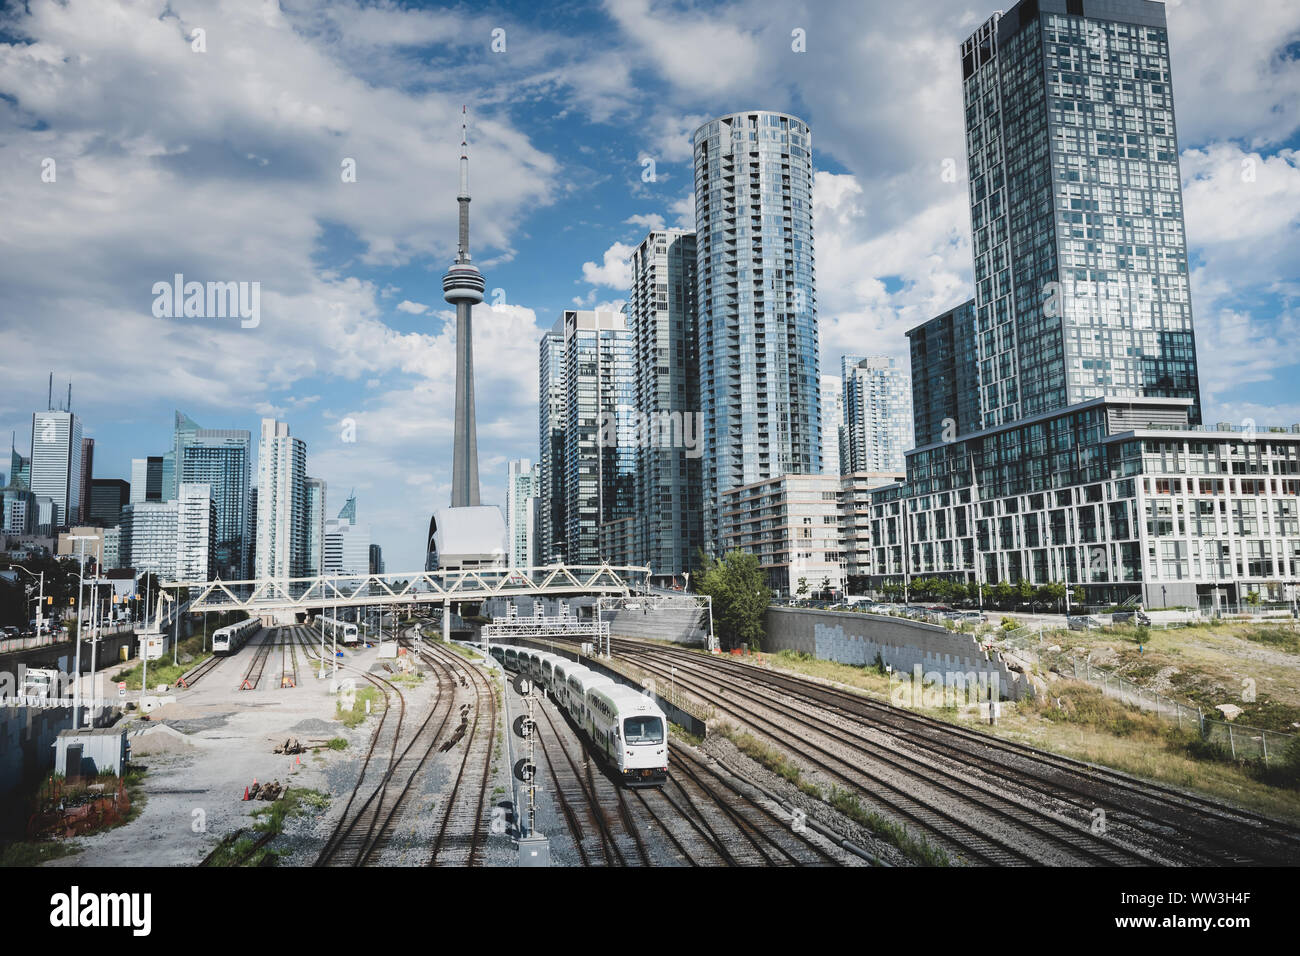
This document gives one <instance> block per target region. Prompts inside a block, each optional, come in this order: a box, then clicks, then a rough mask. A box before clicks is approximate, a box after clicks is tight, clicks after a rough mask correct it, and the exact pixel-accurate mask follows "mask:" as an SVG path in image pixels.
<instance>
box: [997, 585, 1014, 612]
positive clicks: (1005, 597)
mask: <svg viewBox="0 0 1300 956" xmlns="http://www.w3.org/2000/svg"><path fill="white" fill-rule="evenodd" d="M1014 594H1015V592H1014V591H1013V590H1012V588H1011V585H1010V584H1008V583H1007V582H1006V581H999V582H998V583H997V584H996V585H995V586H994V588H993V600H994V601H996V602H997V605H998V607H1000V608H1006V606H1007V605H1008V604H1010V603H1011V598H1012V596H1013V595H1014Z"/></svg>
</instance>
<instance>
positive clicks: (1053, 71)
mask: <svg viewBox="0 0 1300 956" xmlns="http://www.w3.org/2000/svg"><path fill="white" fill-rule="evenodd" d="M961 66H962V76H963V87H964V97H965V112H966V151H967V159H968V166H969V175H970V204H971V227H972V231H973V250H974V256H975V308H976V332H977V341H978V349H979V358H980V369H979V375H980V385H981V406H982V411H983V419H984V421H983V424H984V427H986V428H988V427H995V426H998V425H1002V424H1006V423H1008V422H1011V421H1014V420H1017V419H1019V418H1022V417H1026V416H1032V415H1037V414H1041V413H1045V412H1051V411H1055V410H1058V409H1060V408H1063V407H1064V406H1066V405H1070V404H1076V403H1079V402H1083V401H1085V400H1088V399H1090V398H1095V397H1099V396H1124V397H1132V396H1149V397H1175V398H1190V399H1192V400H1193V406H1192V410H1191V421H1192V422H1193V423H1199V422H1200V420H1201V416H1200V397H1199V387H1198V381H1197V371H1196V350H1195V345H1194V342H1193V337H1192V309H1191V301H1190V296H1189V292H1188V277H1187V271H1188V266H1187V241H1186V235H1185V231H1184V226H1183V203H1182V191H1181V184H1180V179H1179V170H1178V140H1177V134H1176V131H1175V127H1174V101H1173V86H1172V81H1171V77H1170V63H1169V35H1168V31H1167V29H1166V25H1165V6H1164V4H1162V3H1154V2H1149V0H1022V2H1021V3H1018V4H1017V5H1016V6H1014V7H1012V8H1011V10H1010V11H1008V12H1007V13H1006V14H1002V15H995V16H993V17H992V18H990V19H989V20H988V21H986V22H985V23H984V24H983V25H982V26H981V27H980V28H979V29H978V30H977V31H976V32H975V33H974V34H972V35H971V36H970V37H969V38H968V39H967V40H966V41H965V42H964V43H963V44H962V46H961Z"/></svg>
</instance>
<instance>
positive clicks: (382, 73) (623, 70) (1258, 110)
mask: <svg viewBox="0 0 1300 956" xmlns="http://www.w3.org/2000/svg"><path fill="white" fill-rule="evenodd" d="M1003 5H1004V6H1007V7H1009V6H1011V4H1010V3H1007V2H1004V4H1003ZM15 8H17V9H15ZM4 9H5V11H6V12H4V13H0V169H3V176H2V177H0V210H2V213H0V215H2V217H3V218H2V219H0V222H2V223H3V228H0V289H2V290H3V291H2V295H0V426H3V427H4V429H5V431H10V430H13V431H16V432H17V435H18V444H19V447H20V448H24V447H27V446H28V445H29V444H30V440H31V435H30V428H31V424H30V423H31V417H30V416H31V412H32V411H33V410H34V409H37V408H39V407H40V393H41V392H43V391H45V390H46V385H47V376H48V374H49V372H50V371H51V370H52V371H53V372H54V373H55V383H56V392H58V391H59V390H60V389H66V382H67V381H68V379H71V380H72V382H73V407H74V410H75V411H77V412H79V413H80V415H81V416H82V417H83V419H84V421H85V424H86V434H87V435H89V436H90V437H93V438H95V440H96V450H95V466H96V468H95V473H96V476H97V477H126V478H129V477H130V474H129V472H130V459H131V458H133V457H143V456H145V455H149V454H162V453H163V452H164V451H165V450H167V449H168V448H169V447H170V443H171V437H170V429H171V422H172V412H173V410H174V409H181V410H183V411H185V412H187V413H188V414H189V415H190V416H191V417H193V418H194V419H196V420H197V421H198V422H199V423H200V424H201V425H204V426H206V427H211V428H218V427H241V428H248V429H249V430H251V431H253V432H254V434H256V432H257V429H258V420H259V419H260V418H261V417H263V416H275V417H278V418H280V419H282V420H285V421H288V422H289V424H290V427H291V428H292V431H293V434H295V435H298V436H300V437H302V438H304V439H305V440H306V441H307V443H308V472H309V473H310V474H312V475H314V476H318V477H321V478H324V479H325V480H326V481H327V482H328V483H329V505H330V510H331V511H336V510H337V509H338V508H339V507H341V506H342V503H343V499H344V498H345V497H346V494H347V492H348V491H349V490H350V489H352V488H355V489H356V492H357V496H358V505H359V506H358V515H359V518H360V519H361V520H362V522H368V523H370V524H372V526H373V533H374V540H376V541H377V542H379V543H380V544H381V545H383V547H384V553H385V558H386V561H387V563H388V567H389V569H390V570H403V569H412V568H417V567H420V566H421V564H422V560H423V555H422V552H421V549H422V538H423V531H424V528H425V526H426V524H427V520H428V515H429V513H430V511H431V510H432V509H433V508H434V507H436V506H441V505H443V504H445V503H446V502H447V499H448V497H449V494H450V474H449V465H450V458H451V424H450V418H449V409H450V408H451V405H452V400H453V393H454V377H453V372H452V358H453V345H454V340H453V332H454V315H453V314H452V313H451V312H449V311H448V309H447V307H446V305H445V303H443V302H442V298H441V285H440V279H441V275H442V273H443V272H444V271H445V269H446V266H447V264H448V262H449V261H450V258H451V256H452V254H453V251H454V243H455V215H456V204H455V193H456V178H455V175H456V168H455V167H456V157H457V154H458V149H457V147H458V143H459V134H460V131H459V122H460V121H459V114H460V109H461V106H462V104H467V105H468V106H469V109H470V115H471V118H472V129H471V136H470V138H471V142H472V146H471V152H472V157H473V159H472V171H471V183H472V192H473V195H474V202H473V206H472V230H473V237H472V246H473V251H474V255H475V260H476V261H477V262H478V263H479V265H480V267H481V268H482V269H483V271H484V273H485V275H486V277H487V284H488V289H489V301H491V302H495V303H496V304H495V305H493V306H492V307H491V308H488V307H487V306H484V307H480V309H479V310H477V311H476V323H475V356H476V375H477V395H478V421H479V451H480V457H481V461H480V469H481V474H482V480H483V494H484V499H485V501H487V502H493V503H501V502H502V501H503V493H504V476H505V474H506V463H507V461H508V460H509V459H511V458H516V457H529V458H536V455H537V337H538V334H539V333H540V332H541V330H543V329H544V328H548V327H549V326H551V325H552V324H553V323H554V321H555V319H556V317H557V316H558V315H559V313H560V311H561V310H563V309H565V308H572V307H575V306H579V305H580V306H582V307H587V308H590V307H595V306H600V305H603V304H608V303H615V304H617V303H620V302H621V300H622V297H623V296H624V295H625V294H626V291H627V285H628V270H627V265H626V261H625V256H626V255H627V253H628V252H629V251H630V250H631V248H632V247H633V246H634V245H635V244H636V242H638V241H639V240H640V238H641V237H642V236H643V235H644V233H645V231H646V230H647V229H648V228H651V227H654V226H658V225H660V224H664V225H687V226H689V225H691V223H690V216H691V213H692V210H693V204H692V199H691V163H690V155H691V152H690V149H691V147H690V135H691V132H692V131H693V130H694V129H695V127H696V126H697V125H699V124H700V123H701V122H703V121H705V120H707V119H709V118H711V117H712V116H715V115H720V114H723V113H727V112H731V111H734V110H743V109H753V108H764V109H776V110H784V111H788V112H792V113H795V114H797V115H799V116H800V117H802V118H803V119H805V120H806V121H807V122H808V123H809V124H810V125H811V127H812V129H813V144H814V162H815V166H816V169H817V171H818V172H817V179H816V189H815V230H816V256H817V272H818V276H817V278H818V296H819V300H820V301H819V311H820V321H821V330H822V335H821V341H822V356H821V362H822V368H823V370H824V371H831V370H834V369H835V368H837V367H838V363H839V357H840V355H841V354H843V353H845V352H854V353H863V352H884V353H890V354H894V355H897V356H899V357H900V358H901V357H902V356H903V355H904V354H905V350H906V339H905V338H904V335H903V332H904V330H906V329H907V328H909V327H911V326H912V325H914V324H916V323H917V322H920V321H923V320H924V319H926V318H929V317H931V316H932V315H934V314H936V313H938V312H939V311H941V310H943V309H946V308H948V307H950V306H952V305H954V304H956V303H958V302H960V301H962V300H963V299H965V298H967V297H968V296H969V295H970V294H971V291H970V282H971V276H970V270H971V264H970V241H969V213H968V209H967V200H966V183H965V179H964V161H963V152H964V142H963V132H962V112H961V99H960V71H959V62H958V56H957V49H958V44H959V43H960V41H961V40H962V39H963V38H964V37H965V36H967V35H968V34H969V33H970V32H972V31H973V30H974V29H975V28H976V27H977V26H978V25H979V24H980V23H981V22H982V21H983V20H984V19H986V18H987V17H988V16H989V15H990V14H992V13H993V12H994V11H995V10H996V9H998V7H997V6H996V5H995V4H994V3H987V4H984V3H981V2H979V0H919V2H915V3H899V2H897V0H890V2H887V3H878V2H874V0H871V2H863V0H845V2H808V3H800V2H797V0H796V2H788V0H782V2H779V3H778V2H772V0H765V2H750V0H741V2H734V3H718V4H699V5H684V4H678V3H667V2H659V0H606V2H604V3H581V2H578V3H565V4H563V5H555V6H554V7H552V5H550V4H538V3H535V2H526V3H519V4H474V5H472V6H471V5H456V6H448V5H433V4H415V3H390V2H380V3H366V2H329V0H320V2H313V0H282V2H280V3H276V2H259V0H202V2H192V0H170V2H162V0H139V2H134V0H124V2H112V0H66V2H62V3H54V2H48V0H28V2H27V3H25V4H23V3H14V4H6V5H4ZM1167 10H1168V19H1169V30H1170V36H1171V47H1172V53H1173V69H1174V76H1173V80H1174V94H1175V108H1176V111H1177V119H1178V134H1179V143H1180V149H1181V153H1182V174H1183V186H1184V191H1185V192H1184V195H1185V201H1186V216H1187V229H1188V235H1189V239H1190V243H1191V251H1192V269H1193V274H1192V294H1193V312H1194V317H1195V323H1196V331H1197V340H1198V342H1197V345H1198V351H1199V356H1200V365H1201V368H1200V371H1201V382H1202V388H1203V392H1204V394H1203V400H1204V402H1205V406H1206V420H1207V421H1211V422H1214V421H1221V420H1230V421H1241V420H1243V419H1245V418H1253V419H1255V420H1256V421H1257V422H1259V423H1260V424H1261V425H1262V424H1290V423H1292V422H1300V390H1298V389H1297V387H1296V385H1295V382H1296V380H1297V372H1300V356H1298V355H1297V350H1296V338H1297V332H1298V331H1300V321H1298V317H1297V297H1298V295H1300V153H1298V152H1297V148H1298V147H1300V5H1298V4H1296V3H1294V2H1293V0H1257V2H1253V3H1252V4H1250V8H1249V15H1246V16H1242V15H1240V11H1239V10H1238V9H1235V5H1234V4H1228V3H1223V2H1221V0H1171V2H1170V3H1168V4H1167ZM796 29H801V30H803V31H804V32H805V36H806V51H804V52H796V51H794V50H793V49H792V31H794V30H796ZM196 31H202V32H201V33H197V32H196ZM196 47H201V48H202V49H196ZM646 160H653V170H654V173H655V175H654V178H653V181H646V180H645V179H643V175H642V174H643V171H645V170H647V169H648V168H650V166H649V165H648V164H647V162H646ZM51 161H52V162H51ZM349 161H351V162H350V163H349ZM946 161H952V163H955V167H956V169H957V171H958V176H957V179H956V181H955V182H952V181H948V180H949V179H951V177H947V178H945V177H944V175H943V172H944V168H945V163H946ZM949 165H951V164H949ZM345 167H347V168H352V167H354V168H355V181H354V182H347V181H345V178H347V177H345V176H344V175H343V173H344V170H345ZM49 180H52V181H49ZM176 273H181V274H183V275H184V276H185V278H186V280H188V281H194V280H197V281H204V282H206V281H243V282H259V283H260V286H261V322H260V324H259V325H258V326H257V327H256V328H243V327H241V323H240V322H239V321H238V320H234V319H208V318H183V317H182V318H158V317H156V316H155V315H154V312H153V303H154V295H153V292H152V289H153V285H154V283H156V282H160V281H163V282H167V281H171V278H172V276H173V275H175V274H176ZM345 419H351V420H352V421H354V422H355V439H356V440H355V441H345V440H344V438H345V437H348V435H347V432H346V431H345V428H344V425H343V422H344V420H345Z"/></svg>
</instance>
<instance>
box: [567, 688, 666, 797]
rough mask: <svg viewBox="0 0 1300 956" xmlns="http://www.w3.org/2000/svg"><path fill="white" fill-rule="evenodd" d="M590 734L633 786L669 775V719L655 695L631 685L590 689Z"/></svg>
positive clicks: (601, 752)
mask: <svg viewBox="0 0 1300 956" xmlns="http://www.w3.org/2000/svg"><path fill="white" fill-rule="evenodd" d="M586 729H587V736H588V737H590V738H591V742H592V744H593V745H594V748H595V750H596V752H597V753H599V754H602V755H603V756H604V757H605V759H606V760H608V761H609V764H610V766H611V767H613V768H614V769H615V770H617V771H618V772H619V773H620V774H621V775H622V777H623V782H624V783H626V784H628V785H629V786H636V785H655V784H662V783H664V782H665V781H667V779H668V719H667V718H666V717H665V716H664V712H663V711H662V710H660V709H659V705H658V704H656V703H655V702H654V701H653V700H652V699H651V698H649V697H647V696H645V695H644V694H639V693H637V692H636V691H634V690H633V689H632V688H630V687H626V686H623V685H615V686H613V687H593V688H592V689H591V690H589V691H587V728H586Z"/></svg>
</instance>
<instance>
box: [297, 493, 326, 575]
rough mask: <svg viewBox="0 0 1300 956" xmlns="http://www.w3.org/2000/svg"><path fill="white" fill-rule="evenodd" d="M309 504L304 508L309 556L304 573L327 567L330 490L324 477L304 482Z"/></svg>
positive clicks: (310, 573)
mask: <svg viewBox="0 0 1300 956" xmlns="http://www.w3.org/2000/svg"><path fill="white" fill-rule="evenodd" d="M303 488H304V491H305V493H306V496H307V504H306V507H305V508H304V509H303V513H304V519H305V520H306V522H307V557H306V561H305V562H304V564H303V574H305V575H308V576H310V575H314V574H321V573H323V569H324V567H325V558H324V555H325V493H326V491H327V490H328V489H327V486H326V484H325V480H324V479H323V478H308V479H307V480H306V482H305V483H304V486H303Z"/></svg>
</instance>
